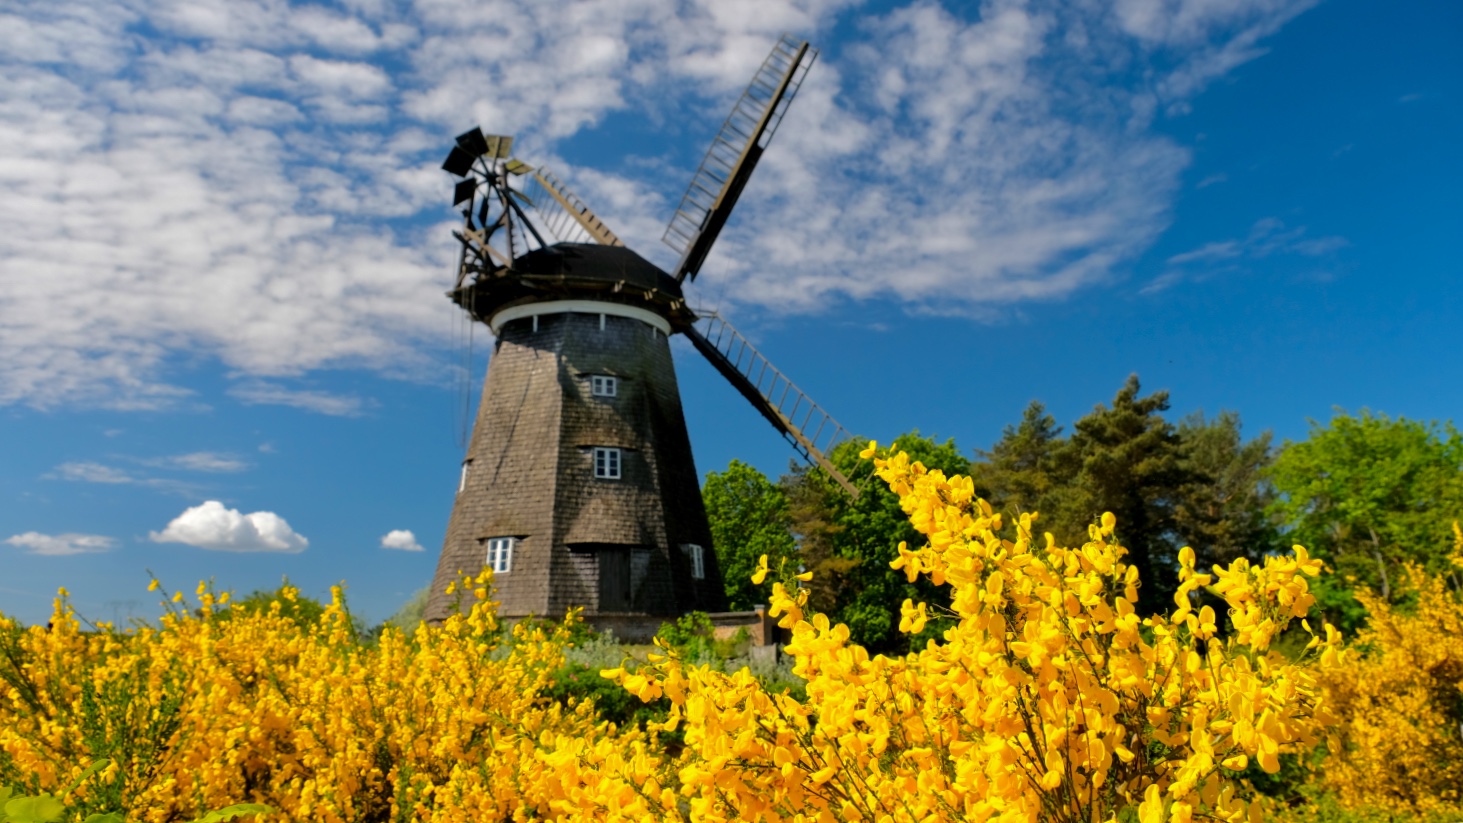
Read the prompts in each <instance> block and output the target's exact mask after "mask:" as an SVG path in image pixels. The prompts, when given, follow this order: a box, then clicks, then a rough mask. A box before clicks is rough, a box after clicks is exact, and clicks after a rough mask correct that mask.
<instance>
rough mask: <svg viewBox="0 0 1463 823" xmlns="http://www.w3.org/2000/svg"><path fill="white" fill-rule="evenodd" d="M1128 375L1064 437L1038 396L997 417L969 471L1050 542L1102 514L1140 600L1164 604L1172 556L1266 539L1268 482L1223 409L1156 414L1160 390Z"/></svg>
mask: <svg viewBox="0 0 1463 823" xmlns="http://www.w3.org/2000/svg"><path fill="white" fill-rule="evenodd" d="M1140 392H1141V387H1140V384H1139V381H1138V378H1137V376H1136V375H1134V376H1131V377H1129V378H1128V380H1127V382H1126V383H1125V384H1124V385H1123V387H1122V388H1121V389H1120V390H1119V391H1118V393H1117V395H1116V396H1115V397H1114V398H1113V401H1112V403H1111V405H1107V406H1104V405H1098V406H1097V407H1096V408H1095V409H1093V410H1092V412H1091V413H1089V414H1087V415H1086V416H1084V417H1082V418H1081V419H1080V420H1078V421H1077V422H1076V423H1075V424H1074V425H1073V427H1072V434H1071V436H1069V437H1063V436H1062V434H1061V432H1062V429H1061V427H1059V426H1057V424H1056V420H1055V419H1054V418H1053V417H1052V416H1051V415H1050V414H1048V413H1047V412H1046V409H1045V407H1044V406H1042V404H1041V403H1039V402H1035V401H1033V402H1032V403H1031V404H1030V405H1029V406H1027V408H1026V410H1025V412H1024V413H1023V414H1022V418H1021V422H1020V423H1019V424H1017V425H1015V426H1008V427H1006V429H1005V431H1004V432H1003V433H1002V435H1001V439H1000V440H998V441H997V442H996V444H995V445H994V446H992V447H991V448H990V450H989V451H984V450H982V451H977V452H976V460H975V462H974V464H973V465H972V467H971V477H972V479H973V480H974V482H975V487H976V489H977V491H978V493H980V494H981V495H983V496H985V497H986V498H987V499H989V500H990V501H991V502H992V504H993V505H995V506H996V507H997V509H999V510H1000V511H1002V512H1006V513H1008V514H1012V515H1016V514H1019V513H1021V512H1031V511H1040V512H1041V514H1042V516H1041V524H1040V529H1041V530H1043V531H1050V532H1052V534H1053V535H1054V536H1055V537H1056V538H1057V539H1058V540H1060V541H1065V542H1076V541H1079V540H1081V539H1082V538H1083V535H1084V534H1085V533H1086V528H1087V524H1089V523H1091V522H1092V520H1093V518H1095V517H1097V516H1098V515H1099V514H1101V513H1102V512H1108V511H1110V512H1112V513H1113V514H1114V515H1116V516H1117V518H1118V522H1119V523H1122V524H1123V533H1122V535H1121V539H1122V541H1123V544H1124V546H1125V547H1126V548H1127V550H1128V552H1129V558H1130V562H1131V563H1132V564H1133V565H1134V566H1136V567H1137V568H1138V569H1139V570H1140V571H1141V573H1142V577H1143V580H1144V581H1145V583H1146V586H1147V588H1146V590H1145V591H1144V592H1142V593H1141V595H1140V599H1141V606H1142V608H1144V609H1150V610H1151V609H1156V608H1159V607H1161V606H1162V605H1164V604H1166V603H1168V602H1169V599H1170V598H1171V597H1172V595H1173V592H1174V590H1175V587H1176V586H1177V580H1176V579H1175V577H1174V575H1175V573H1176V570H1177V564H1176V562H1175V560H1174V558H1175V557H1176V556H1177V552H1178V550H1179V549H1180V548H1182V547H1183V546H1191V547H1193V549H1194V551H1195V553H1196V556H1197V557H1198V559H1199V562H1200V564H1201V565H1212V564H1215V563H1229V562H1231V561H1233V560H1235V559H1237V558H1239V557H1247V558H1249V559H1251V560H1254V559H1256V558H1258V557H1259V556H1261V555H1262V554H1263V553H1264V552H1265V551H1266V550H1268V549H1269V548H1271V546H1272V545H1273V529H1271V528H1270V527H1269V521H1268V519H1267V517H1266V514H1265V504H1266V503H1267V502H1268V500H1269V499H1270V498H1269V492H1268V489H1267V488H1266V487H1264V486H1263V485H1261V484H1260V476H1259V472H1260V471H1261V470H1262V469H1263V468H1264V467H1265V466H1266V465H1267V464H1268V462H1269V459H1270V438H1269V435H1268V434H1264V435H1261V436H1260V437H1258V438H1256V439H1254V440H1251V441H1249V442H1245V441H1244V440H1243V439H1242V437H1241V435H1240V421H1239V416H1238V415H1237V414H1235V413H1233V412H1225V413H1222V414H1220V415H1219V416H1218V417H1216V418H1214V419H1213V420H1205V418H1204V417H1203V416H1202V414H1197V415H1192V416H1190V417H1188V418H1186V419H1185V420H1184V421H1182V422H1181V423H1180V424H1179V425H1178V426H1174V425H1173V424H1171V423H1169V422H1168V421H1167V420H1166V419H1165V418H1164V416H1163V412H1166V411H1168V409H1169V402H1168V393H1167V392H1163V391H1159V392H1154V393H1152V394H1150V395H1148V396H1146V397H1145V396H1141V394H1140Z"/></svg>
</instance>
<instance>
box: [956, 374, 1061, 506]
mask: <svg viewBox="0 0 1463 823" xmlns="http://www.w3.org/2000/svg"><path fill="white" fill-rule="evenodd" d="M1061 434H1062V427H1061V426H1058V425H1057V421H1056V420H1055V419H1054V418H1053V417H1052V416H1051V415H1050V414H1048V413H1047V411H1046V407H1045V406H1043V405H1042V404H1041V402H1040V401H1038V400H1033V401H1031V403H1030V404H1029V405H1028V406H1027V407H1026V410H1025V411H1024V412H1023V413H1022V414H1021V422H1020V423H1019V424H1017V425H1015V426H1007V427H1006V428H1005V430H1004V431H1002V433H1001V439H1000V440H998V441H996V444H995V445H994V446H992V447H991V449H990V451H984V450H982V449H976V451H975V458H976V459H975V461H974V462H972V463H971V466H970V477H971V480H972V481H973V482H974V483H975V492H976V494H978V495H980V496H981V497H982V498H984V499H985V500H986V501H987V502H988V503H990V504H991V505H992V506H995V507H996V510H997V511H1002V512H1006V513H1008V514H1013V515H1015V514H1020V513H1021V512H1033V511H1034V512H1043V511H1045V510H1046V509H1045V503H1046V500H1047V495H1048V494H1050V493H1051V491H1052V488H1053V487H1054V486H1056V485H1057V484H1059V483H1062V484H1065V483H1066V482H1068V479H1067V478H1061V477H1059V476H1057V475H1056V474H1055V473H1054V472H1055V471H1056V466H1055V465H1054V462H1053V461H1054V459H1055V454H1056V450H1057V449H1058V448H1060V447H1061V446H1062V444H1063V443H1064V442H1066V441H1065V439H1064V438H1062V436H1061ZM1044 525H1045V524H1043V526H1044Z"/></svg>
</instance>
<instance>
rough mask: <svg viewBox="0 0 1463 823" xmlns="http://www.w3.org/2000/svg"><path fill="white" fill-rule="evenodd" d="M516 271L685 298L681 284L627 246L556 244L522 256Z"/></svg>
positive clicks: (515, 264) (517, 262)
mask: <svg viewBox="0 0 1463 823" xmlns="http://www.w3.org/2000/svg"><path fill="white" fill-rule="evenodd" d="M513 268H514V269H515V270H517V271H518V272H520V273H522V274H530V275H532V274H538V275H558V276H562V277H564V278H567V279H572V280H585V281H603V282H608V283H624V288H626V289H636V290H639V291H648V290H651V289H655V290H657V291H660V292H663V293H665V294H667V295H669V296H671V297H673V298H676V299H680V298H681V297H682V293H681V284H680V283H677V282H676V279H675V278H674V277H671V276H670V275H669V274H667V273H666V272H665V271H663V270H662V269H661V268H660V267H659V266H657V265H655V264H654V263H652V262H650V261H649V260H646V259H645V258H644V257H641V256H640V255H638V254H636V253H635V252H633V251H631V250H630V249H628V248H626V247H624V246H601V245H598V244H594V243H556V244H554V245H552V246H549V247H547V248H542V249H535V250H533V251H531V252H529V253H528V254H525V255H523V256H522V257H519V258H518V259H516V260H514V261H513Z"/></svg>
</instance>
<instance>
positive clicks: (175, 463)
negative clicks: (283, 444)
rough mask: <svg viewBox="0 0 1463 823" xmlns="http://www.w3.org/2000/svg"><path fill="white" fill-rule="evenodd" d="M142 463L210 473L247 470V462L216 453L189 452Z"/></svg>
mask: <svg viewBox="0 0 1463 823" xmlns="http://www.w3.org/2000/svg"><path fill="white" fill-rule="evenodd" d="M144 462H145V463H147V464H148V465H150V466H158V467H160V468H170V469H184V470H186V471H195V472H210V473H232V472H241V471H243V470H245V469H247V468H249V463H248V462H247V461H244V460H241V459H240V458H238V457H236V456H234V455H231V454H220V453H218V452H189V453H188V454H175V455H172V456H171V457H158V458H154V459H151V460H146V461H144Z"/></svg>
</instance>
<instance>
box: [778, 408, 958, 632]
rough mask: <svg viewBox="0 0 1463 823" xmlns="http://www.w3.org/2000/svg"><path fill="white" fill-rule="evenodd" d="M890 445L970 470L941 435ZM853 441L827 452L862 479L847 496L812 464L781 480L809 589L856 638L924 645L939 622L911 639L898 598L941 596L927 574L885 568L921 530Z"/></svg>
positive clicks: (914, 435) (946, 467) (915, 435)
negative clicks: (903, 630)
mask: <svg viewBox="0 0 1463 823" xmlns="http://www.w3.org/2000/svg"><path fill="white" fill-rule="evenodd" d="M894 444H895V447H897V448H899V449H901V450H903V451H905V452H906V453H908V454H909V455H911V458H912V459H914V460H919V461H921V462H922V463H923V464H924V465H926V466H928V467H930V468H933V469H939V470H941V471H945V472H949V473H950V474H965V473H968V472H969V466H970V463H969V461H968V460H967V459H966V458H965V457H964V456H963V455H962V454H961V453H960V449H959V448H958V447H957V446H956V445H955V441H954V440H946V441H945V442H943V443H941V442H938V441H936V440H934V439H932V438H928V437H924V436H922V435H921V434H920V433H919V432H918V431H913V432H910V433H909V434H905V435H901V436H900V437H898V438H897V439H896V440H895V441H894ZM860 448H861V446H860V445H859V444H857V443H852V442H848V443H842V444H840V445H839V446H837V447H835V448H834V449H833V451H832V453H831V454H830V455H829V459H830V460H831V461H832V463H833V464H834V465H835V466H837V467H838V469H839V470H840V471H842V472H843V473H844V474H845V475H846V476H848V477H850V478H852V479H853V481H854V482H855V483H856V484H857V485H858V487H859V491H860V494H859V497H858V499H856V500H855V499H852V498H851V497H850V496H849V495H848V494H847V493H846V492H844V491H843V489H842V488H841V487H840V486H838V485H837V484H836V483H834V482H833V481H832V479H831V478H829V477H828V475H827V473H826V472H824V471H823V470H821V469H818V468H814V467H795V468H793V469H792V471H791V472H790V473H789V474H788V475H786V476H784V477H783V481H782V485H783V488H784V489H785V490H786V491H787V495H788V499H789V501H790V503H791V511H792V528H793V532H794V534H795V535H797V537H798V543H799V547H800V550H799V557H798V559H799V561H800V562H801V564H802V567H803V569H805V570H807V571H811V572H812V573H813V582H812V588H811V597H812V598H813V602H814V604H815V605H816V606H817V608H819V609H821V610H822V611H824V612H826V613H827V614H828V615H829V616H830V617H831V618H832V619H834V620H836V621H838V622H840V623H844V624H846V625H847V626H848V627H849V630H850V632H852V635H851V636H852V637H853V638H854V641H855V642H857V643H859V644H860V645H863V646H865V647H867V648H869V649H871V650H873V651H891V652H892V651H903V650H905V649H908V648H911V647H918V646H920V645H923V643H924V641H925V640H927V639H928V638H929V637H932V636H936V635H937V630H938V629H939V628H943V624H942V623H940V622H938V621H937V622H936V623H935V624H934V625H933V626H931V628H930V631H929V632H928V633H926V634H924V635H921V636H918V637H915V638H913V639H911V638H909V637H907V636H905V635H902V634H900V633H899V631H898V627H899V617H898V612H897V609H898V605H899V603H901V602H902V601H903V600H905V599H906V598H909V597H918V598H919V599H921V600H932V601H937V600H938V592H937V591H935V589H934V588H933V587H931V586H929V584H928V583H927V582H925V583H910V582H908V581H904V580H902V579H901V578H899V577H898V576H897V575H890V574H889V573H888V569H889V564H890V563H891V562H892V561H893V560H894V559H895V558H897V557H898V556H899V544H900V543H901V542H905V543H913V542H915V541H917V540H918V539H919V533H918V532H916V531H915V530H914V528H913V527H912V526H910V524H909V518H908V517H907V516H906V515H905V514H904V511H903V509H902V508H901V507H900V503H899V497H898V496H897V495H895V494H894V493H892V492H890V491H889V489H888V487H887V485H885V484H883V483H880V482H878V480H877V479H876V478H874V477H873V476H872V475H871V474H870V472H869V464H868V463H867V462H861V460H860V458H859V450H860Z"/></svg>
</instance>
